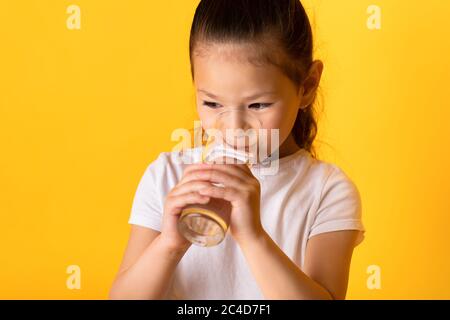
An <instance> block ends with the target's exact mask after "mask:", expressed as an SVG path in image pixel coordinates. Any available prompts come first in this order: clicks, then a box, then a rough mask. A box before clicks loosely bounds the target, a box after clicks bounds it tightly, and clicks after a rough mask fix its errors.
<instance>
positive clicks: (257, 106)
mask: <svg viewBox="0 0 450 320" xmlns="http://www.w3.org/2000/svg"><path fill="white" fill-rule="evenodd" d="M271 105H272V104H271V103H253V104H251V105H249V106H248V107H249V108H251V109H257V110H258V109H264V108H267V107H270V106H271Z"/></svg>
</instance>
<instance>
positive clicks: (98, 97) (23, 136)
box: [0, 0, 450, 299]
mask: <svg viewBox="0 0 450 320" xmlns="http://www.w3.org/2000/svg"><path fill="white" fill-rule="evenodd" d="M197 3H198V2H197V1H187V0H176V1H175V0H170V1H100V0H96V1H87V0H74V1H56V0H39V1H38V0H35V1H31V0H27V1H24V0H22V1H2V2H1V4H0V46H1V50H0V147H1V151H0V152H1V153H0V154H1V156H0V214H1V220H0V249H1V250H0V298H4V299H5V298H7V299H14V298H25V299H32V298H41V299H46V298H58V299H81V298H84V299H91V298H99V299H103V298H106V297H107V293H108V289H109V286H110V284H111V282H112V280H113V277H114V275H115V273H116V271H117V268H118V265H119V262H120V260H121V258H122V253H123V250H124V248H125V245H126V241H127V237H128V231H129V225H128V224H127V220H128V217H129V212H130V208H131V202H132V198H133V196H134V192H135V190H136V186H137V183H138V181H139V179H140V177H141V176H142V174H143V171H144V170H145V168H146V166H147V165H148V164H149V163H150V162H151V161H153V160H154V159H155V158H156V156H157V155H158V154H159V153H160V152H162V151H170V149H171V148H172V146H173V145H174V144H175V143H174V142H171V141H170V134H171V132H172V130H173V129H175V128H180V127H185V128H191V127H192V126H193V120H194V119H196V115H195V108H194V91H193V88H192V84H191V80H190V74H189V61H188V51H187V49H188V35H189V28H190V23H191V20H192V17H193V13H194V10H195V7H196V5H197ZM70 4H77V5H79V6H80V8H81V30H69V29H68V28H67V27H66V19H67V17H68V14H67V13H66V8H67V6H68V5H70ZM304 4H305V7H306V8H307V10H308V12H309V14H310V17H311V21H312V22H313V28H314V32H315V35H316V41H317V42H316V58H320V59H322V60H323V61H324V63H325V71H324V78H323V82H322V84H321V93H322V96H323V103H322V105H321V106H320V107H322V106H323V112H321V117H320V122H319V126H320V137H319V138H320V141H321V142H319V143H318V144H317V146H318V149H319V155H320V158H321V159H323V160H326V161H330V162H334V163H336V164H338V165H339V166H341V167H342V168H343V169H344V170H345V171H346V172H347V173H348V174H349V175H350V176H351V178H352V179H353V180H354V181H355V183H356V184H357V186H358V187H359V190H360V192H361V195H362V198H363V218H364V223H365V226H366V228H367V234H366V239H365V241H364V242H363V244H362V245H361V246H359V247H358V248H357V249H356V250H355V254H354V258H353V263H352V268H351V279H350V284H349V292H348V298H350V299H356V298H362V299H382V298H387V299H391V298H425V299H429V298H447V299H448V298H450V288H449V285H450V272H449V271H450V257H449V250H448V245H449V244H450V232H449V231H450V230H449V221H450V217H449V213H450V202H449V198H450V182H449V181H450V168H449V163H450V156H449V155H450V152H449V145H450V143H449V139H450V126H449V125H448V123H447V122H448V119H449V117H450V108H449V102H448V94H449V88H448V85H449V84H450V66H449V61H448V57H449V56H450V44H449V41H448V34H449V31H450V28H449V22H448V19H449V17H448V13H449V12H450V2H448V1H443V0H428V1H426V2H423V1H400V0H371V1H365V0H345V1H325V0H320V1H317V0H310V1H304ZM371 4H376V5H379V6H380V7H381V9H382V28H381V30H369V29H368V28H367V27H366V21H367V18H368V16H369V15H368V14H367V12H366V10H367V7H368V6H369V5H371ZM69 265H79V266H80V268H81V289H80V290H69V289H67V287H66V279H67V277H68V274H66V268H67V266H69ZM369 265H378V266H380V268H381V285H382V287H381V289H380V290H369V289H368V288H367V286H366V280H367V277H368V276H369V275H368V274H367V273H366V270H367V267H368V266H369Z"/></svg>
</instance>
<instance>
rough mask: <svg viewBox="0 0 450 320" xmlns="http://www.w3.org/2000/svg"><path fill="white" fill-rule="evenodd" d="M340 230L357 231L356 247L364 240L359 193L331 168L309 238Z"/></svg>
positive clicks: (344, 176)
mask: <svg viewBox="0 0 450 320" xmlns="http://www.w3.org/2000/svg"><path fill="white" fill-rule="evenodd" d="M340 230H359V231H360V232H359V235H358V239H357V243H356V245H358V244H360V243H361V242H362V241H363V240H364V234H365V228H364V225H363V222H362V205H361V196H360V193H359V191H358V189H357V187H356V185H355V184H354V182H353V181H352V180H351V179H350V178H349V177H348V176H347V175H346V174H345V173H344V172H343V171H342V170H341V169H340V168H338V167H336V166H333V171H332V172H331V174H330V175H329V176H328V178H327V180H326V182H325V184H324V187H323V190H322V193H321V197H320V202H319V207H318V210H317V214H316V217H315V219H314V222H313V224H312V226H311V229H310V233H309V237H312V236H315V235H317V234H320V233H325V232H331V231H340Z"/></svg>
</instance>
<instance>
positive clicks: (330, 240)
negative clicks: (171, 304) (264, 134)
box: [110, 0, 364, 299]
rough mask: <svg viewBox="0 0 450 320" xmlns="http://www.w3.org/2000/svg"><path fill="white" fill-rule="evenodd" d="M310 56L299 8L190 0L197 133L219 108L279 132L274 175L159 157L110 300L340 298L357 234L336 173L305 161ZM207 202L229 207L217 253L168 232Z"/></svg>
mask: <svg viewBox="0 0 450 320" xmlns="http://www.w3.org/2000/svg"><path fill="white" fill-rule="evenodd" d="M312 51H313V39H312V32H311V26H310V23H309V20H308V17H307V15H306V13H305V10H304V8H303V7H302V5H301V3H300V2H299V0H277V1H273V0H246V1H243V0H237V1H229V0H202V1H200V4H199V6H198V8H197V10H196V13H195V17H194V21H193V25H192V30H191V38H190V57H191V69H192V77H193V81H194V84H195V88H196V91H197V111H198V115H199V118H200V120H201V121H202V125H203V127H204V128H203V129H207V128H208V126H210V125H211V121H212V119H214V117H215V115H216V114H217V113H219V112H222V111H224V110H227V109H235V108H241V109H242V110H245V111H246V112H251V113H252V114H254V115H255V116H256V117H258V119H259V120H260V122H261V123H262V128H264V129H279V142H280V144H279V149H278V152H279V164H278V165H279V167H278V173H277V174H275V175H264V176H263V175H260V174H259V171H258V170H256V169H257V166H256V167H255V169H254V168H253V167H251V168H248V167H247V166H245V165H242V164H241V165H239V164H223V165H219V164H183V163H182V162H180V161H177V158H176V157H177V156H178V153H176V152H162V153H160V155H159V157H158V158H157V159H156V160H155V161H153V162H152V163H151V164H150V165H149V166H148V168H147V170H146V171H145V173H144V175H143V177H142V179H141V181H140V184H139V186H138V188H137V191H136V195H135V198H134V201H133V207H132V211H131V216H130V220H129V223H130V224H131V225H132V227H131V235H130V239H129V243H128V246H127V249H126V252H125V255H124V258H123V262H122V264H121V266H120V270H119V273H118V275H117V277H116V279H115V281H114V284H113V286H112V288H111V291H110V298H113V299H344V298H345V296H346V291H347V283H348V275H349V268H350V261H351V256H352V253H353V248H354V247H355V246H356V245H358V244H359V243H360V242H361V241H362V239H363V237H364V236H363V234H364V227H363V224H362V221H361V200H360V195H359V192H358V190H357V188H356V186H355V185H354V183H353V182H352V181H351V180H350V179H349V177H348V176H347V175H346V174H345V173H344V172H343V171H342V170H341V169H339V168H338V167H337V166H335V165H333V164H330V163H326V162H323V161H319V160H317V159H316V158H315V156H314V150H313V147H312V144H313V140H314V138H315V135H316V128H317V127H316V122H315V118H314V111H313V105H314V101H315V98H316V92H317V88H318V85H319V82H320V78H321V74H322V69H323V64H322V62H321V61H318V60H315V61H313V55H312ZM211 182H216V183H222V184H223V185H224V186H225V188H220V187H217V186H215V185H213V184H211ZM211 197H214V198H222V199H226V200H228V201H230V202H231V204H232V212H231V221H230V228H229V232H228V233H227V235H226V237H225V239H224V240H223V241H222V242H221V243H220V244H219V245H217V246H214V247H209V248H205V247H200V246H197V245H192V244H191V243H190V242H189V241H187V240H186V239H185V238H184V237H183V236H182V235H181V234H180V233H179V232H178V229H177V222H178V218H179V214H180V211H181V209H182V208H183V207H184V206H185V205H187V204H192V203H207V202H208V201H209V199H210V198H211Z"/></svg>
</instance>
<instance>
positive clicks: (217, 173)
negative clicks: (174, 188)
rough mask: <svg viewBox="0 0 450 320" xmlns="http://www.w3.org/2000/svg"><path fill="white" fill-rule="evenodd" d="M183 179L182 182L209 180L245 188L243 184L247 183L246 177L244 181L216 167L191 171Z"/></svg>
mask: <svg viewBox="0 0 450 320" xmlns="http://www.w3.org/2000/svg"><path fill="white" fill-rule="evenodd" d="M183 179H184V183H186V182H188V181H193V180H202V181H210V182H212V183H221V184H223V185H225V186H227V187H233V188H236V189H242V188H245V186H246V185H247V184H248V179H247V181H246V180H244V179H242V178H241V177H238V176H234V175H231V174H229V173H228V172H226V171H221V170H217V169H208V170H202V171H200V170H196V171H191V172H190V173H188V174H187V175H186V176H185V177H184V178H183Z"/></svg>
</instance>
